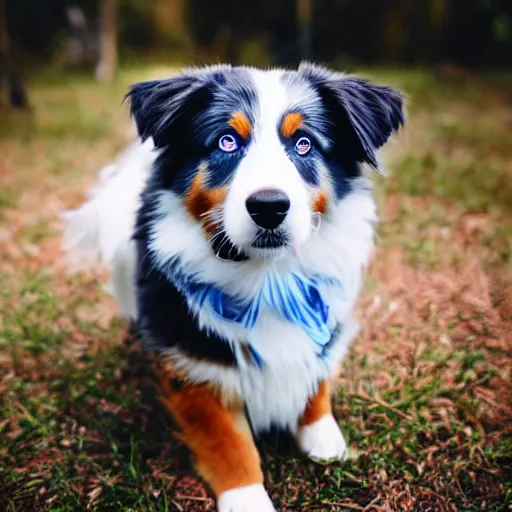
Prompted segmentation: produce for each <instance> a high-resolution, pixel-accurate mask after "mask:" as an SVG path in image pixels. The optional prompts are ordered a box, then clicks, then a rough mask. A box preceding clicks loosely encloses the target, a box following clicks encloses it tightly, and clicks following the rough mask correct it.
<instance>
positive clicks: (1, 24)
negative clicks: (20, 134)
mask: <svg viewBox="0 0 512 512" xmlns="http://www.w3.org/2000/svg"><path fill="white" fill-rule="evenodd" d="M9 50H10V45H9V31H8V30H7V16H6V11H5V0H0V93H1V91H2V89H3V87H4V84H5V86H6V87H7V95H8V97H9V104H10V106H11V107H13V108H22V109H27V108H29V103H28V95H27V91H26V89H25V87H24V86H23V82H22V81H21V78H20V76H19V74H18V73H17V72H16V70H15V69H14V67H13V66H12V64H11V62H10V60H9ZM0 100H1V94H0Z"/></svg>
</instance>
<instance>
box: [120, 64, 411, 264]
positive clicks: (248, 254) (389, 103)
mask: <svg viewBox="0 0 512 512" xmlns="http://www.w3.org/2000/svg"><path fill="white" fill-rule="evenodd" d="M128 95H129V97H130V100H131V109H132V114H133V116H134V118H135V121H136V124H137V127H138V131H139V134H140V136H141V138H142V139H143V140H144V139H147V138H149V137H151V138H152V139H153V141H154V144H155V146H156V147H157V148H160V149H161V150H162V151H161V153H160V156H159V158H158V160H157V162H156V165H155V170H154V175H153V178H152V181H153V185H152V186H153V187H156V188H159V189H163V190H167V191H171V192H172V193H173V194H175V195H176V196H177V197H179V198H180V201H182V204H183V206H184V208H185V209H186V211H187V212H188V215H189V216H190V217H191V218H192V219H194V220H195V221H196V222H197V223H200V225H201V226H202V228H203V232H204V236H205V237H206V238H207V240H208V241H209V242H210V243H211V246H212V249H213V250H214V251H215V253H216V254H217V255H219V256H220V257H224V258H227V259H234V260H237V259H238V260H240V259H244V258H250V259H264V258H277V257H282V256H284V255H286V254H287V253H289V252H291V251H294V250H296V249H298V248H299V247H300V246H301V245H302V244H303V243H304V242H305V241H306V240H307V239H308V237H309V235H310V233H311V231H312V230H313V229H314V228H315V226H316V225H317V224H318V219H319V216H320V215H326V216H327V215H329V211H330V209H331V208H332V207H333V205H335V204H336V203H337V202H339V201H341V200H342V199H343V197H344V196H346V195H347V194H348V193H349V192H350V191H351V186H352V183H353V181H354V179H355V178H357V177H359V176H360V175H361V172H362V171H361V164H363V163H366V164H369V165H370V166H372V167H374V168H376V169H378V163H377V159H376V150H377V149H378V148H379V147H381V146H382V145H383V144H384V143H385V142H386V141H387V139H388V138H389V136H390V135H391V134H392V133H393V132H395V131H397V130H398V129H399V128H400V126H401V125H402V124H403V122H404V115H403V102H402V95H401V94H400V93H399V92H398V91H396V90H394V89H392V88H389V87H383V86H378V85H374V84H371V83H370V82H367V81H365V80H363V79H360V78H356V77H353V76H348V75H343V74H339V73H333V72H330V71H327V70H326V69H324V68H321V67H317V66H313V65H309V64H306V65H302V66H301V67H300V68H299V69H298V71H282V70H270V71H260V70H256V69H252V68H232V67H229V66H215V67H209V68H204V69H198V70H191V71H188V72H185V73H184V74H182V75H181V76H177V77H175V78H171V79H168V80H156V81H151V82H144V83H140V84H137V85H135V86H134V87H132V89H131V90H130V92H129V94H128Z"/></svg>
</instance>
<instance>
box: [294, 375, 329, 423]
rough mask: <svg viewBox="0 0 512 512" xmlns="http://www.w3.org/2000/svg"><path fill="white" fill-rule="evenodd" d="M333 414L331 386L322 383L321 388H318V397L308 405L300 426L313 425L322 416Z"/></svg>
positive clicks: (327, 383) (324, 382)
mask: <svg viewBox="0 0 512 512" xmlns="http://www.w3.org/2000/svg"><path fill="white" fill-rule="evenodd" d="M331 412H332V407H331V384H330V382H328V381H326V380H324V381H322V382H321V383H320V386H318V391H317V392H316V395H314V396H312V397H311V398H310V399H309V400H308V404H307V405H306V409H305V410H304V413H303V415H302V418H301V419H300V422H299V424H300V425H301V426H305V425H311V424H312V423H314V422H315V421H318V420H319V419H320V418H321V417H322V416H325V415H326V414H330V413H331Z"/></svg>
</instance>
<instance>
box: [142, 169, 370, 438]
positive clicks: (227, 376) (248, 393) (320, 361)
mask: <svg viewBox="0 0 512 512" xmlns="http://www.w3.org/2000/svg"><path fill="white" fill-rule="evenodd" d="M153 204H154V203H153ZM157 204H158V208H156V209H155V210H154V212H153V213H154V215H153V216H152V218H151V220H150V221H149V223H148V230H147V249H148V254H147V255H146V258H148V259H149V260H151V261H152V265H155V266H156V267H157V268H158V269H160V271H161V273H162V275H164V276H165V278H166V279H167V280H168V281H169V283H171V284H172V285H173V286H175V287H176V288H177V289H178V290H180V291H181V293H184V290H183V287H182V286H181V284H180V283H179V282H176V279H179V280H180V281H183V279H184V276H186V279H189V280H191V281H193V282H194V285H195V289H197V287H198V286H200V285H212V284H214V285H215V287H216V289H218V290H220V291H221V292H222V293H223V294H225V295H226V296H229V297H233V298H236V299H238V300H240V301H241V302H243V303H245V304H251V303H253V302H254V301H256V300H258V297H259V296H260V295H261V291H262V289H264V288H265V283H266V281H267V280H268V279H269V278H270V277H271V276H276V275H277V276H279V277H280V278H281V279H282V281H283V282H284V283H286V281H287V280H288V279H289V278H290V277H291V276H292V274H296V275H298V276H299V277H300V278H302V279H303V280H305V281H310V280H315V283H316V286H317V287H318V291H319V293H320V294H321V297H322V299H323V301H324V302H325V305H326V307H327V308H328V311H329V318H328V319H327V321H326V326H327V328H328V329H329V332H330V333H331V335H332V334H333V333H334V332H335V331H336V337H337V340H336V343H335V344H333V345H332V346H330V345H329V349H328V352H324V351H323V347H320V346H319V343H318V339H317V340H315V339H313V338H312V337H311V336H310V335H309V334H308V332H307V329H304V326H303V325H300V322H298V323H297V322H295V323H294V322H293V321H290V320H289V319H287V318H286V315H285V314H284V315H283V314H279V312H277V313H276V311H275V310H272V309H271V308H268V307H262V308H261V309H260V311H259V314H258V316H257V318H256V319H254V322H253V323H251V325H247V324H246V323H245V322H234V321H232V320H231V319H226V318H224V317H223V316H222V315H219V314H218V312H216V311H214V310H213V309H212V307H211V306H210V304H209V303H208V302H207V301H206V302H203V303H201V304H199V303H198V301H197V300H195V299H194V297H191V296H188V297H187V296H186V295H187V294H186V291H185V293H184V295H185V297H186V299H187V306H188V309H189V311H190V312H191V314H192V315H193V316H194V317H195V318H196V320H197V324H198V328H199V329H200V330H202V331H204V332H206V333H208V334H212V333H213V334H215V335H216V336H215V337H212V339H211V341H210V343H211V344H215V343H221V344H222V341H219V339H220V340H225V341H227V342H228V344H229V346H230V350H231V351H232V353H233V356H234V360H235V361H236V364H235V365H234V366H232V367H224V366H219V365H218V364H216V363H214V362H210V361H209V360H208V359H204V360H201V359H199V360H198V358H196V357H188V356H187V355H185V354H183V352H181V351H180V350H179V349H175V348H170V349H168V350H166V353H167V354H168V357H169V358H170V359H171V360H172V365H173V367H175V368H177V369H178V370H180V371H182V372H183V373H184V374H185V375H187V378H188V379H190V380H191V381H195V382H209V383H215V385H217V386H219V387H220V389H222V392H223V393H225V394H226V395H228V396H229V395H234V394H236V395H239V396H243V397H244V399H245V401H246V404H247V411H248V414H249V418H250V420H251V424H252V426H253V428H254V429H255V431H264V430H267V429H269V428H270V427H271V426H272V425H277V426H279V427H283V428H287V429H290V430H292V431H293V430H294V429H295V428H296V427H297V415H298V413H299V411H300V407H301V404H303V403H304V401H306V400H307V397H308V396H309V395H311V393H313V392H314V391H315V389H316V386H317V385H318V383H319V382H320V381H321V380H322V379H325V378H329V377H330V376H331V375H332V373H333V372H334V371H335V370H336V368H337V365H338V364H339V361H340V360H341V358H342V357H343V356H344V354H345V353H346V350H347V348H348V345H349V343H350V341H351V340H352V339H353V336H354V335H355V332H356V330H357V325H356V324H355V323H354V321H353V319H352V310H353V306H354V302H355V300H356V298H357V294H358V291H359V288H360V283H361V278H362V272H363V270H364V266H365V265H366V264H367V262H368V259H369V256H370V253H371V250H372V247H373V228H374V224H375V222H376V213H375V204H374V201H373V198H372V192H371V187H370V186H369V183H368V182H367V181H366V180H365V179H364V178H358V179H356V180H354V182H353V188H352V191H351V192H350V193H349V194H347V196H346V197H345V198H344V199H343V200H341V201H340V202H339V203H337V204H336V205H334V206H333V208H332V210H331V211H329V212H328V214H327V215H325V218H324V219H323V220H322V223H321V226H320V228H319V230H318V231H317V232H315V233H313V234H312V235H311V238H310V239H309V240H308V241H307V242H306V243H305V244H304V245H303V246H302V247H300V248H298V249H297V251H296V253H295V254H293V255H292V254H289V255H288V256H286V257H283V258H281V259H279V260H276V261H269V260H259V261H258V260H248V261H244V262H230V261H224V260H220V259H218V258H216V257H215V254H214V252H213V251H212V248H211V246H210V245H209V244H208V242H207V240H206V239H205V237H204V234H203V232H202V231H201V228H200V227H199V226H198V225H197V223H195V222H194V221H193V220H192V219H190V217H189V216H188V214H187V212H186V211H185V210H184V209H183V207H182V204H181V199H180V198H179V197H178V196H176V195H174V194H173V193H170V192H169V193H161V194H160V197H159V199H158V201H157ZM347 240H348V241H349V243H347ZM176 262H178V264H179V271H180V273H181V276H180V277H179V278H178V277H177V274H176V273H173V272H169V265H171V266H172V264H173V263H174V264H176ZM285 285H286V284H285ZM169 315H172V311H169ZM328 341H329V339H327V340H325V339H324V341H323V343H324V344H326V343H327V342H328ZM244 347H249V348H250V356H251V357H250V358H249V359H248V357H247V351H246V350H245V349H244ZM283 404H286V405H283Z"/></svg>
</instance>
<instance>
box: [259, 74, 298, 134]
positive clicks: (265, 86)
mask: <svg viewBox="0 0 512 512" xmlns="http://www.w3.org/2000/svg"><path fill="white" fill-rule="evenodd" d="M282 76H283V72H282V71H278V70H271V71H255V72H254V73H253V81H254V86H255V89H256V96H257V98H258V107H257V108H258V110H257V113H256V126H255V138H256V137H257V138H260V137H262V136H263V137H265V136H266V137H267V138H268V137H269V136H271V135H275V136H276V137H277V135H278V129H279V122H280V121H281V119H282V117H283V114H284V113H285V112H286V110H287V109H288V107H289V105H290V97H289V95H288V90H287V89H286V87H285V85H284V84H283V82H282Z"/></svg>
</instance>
